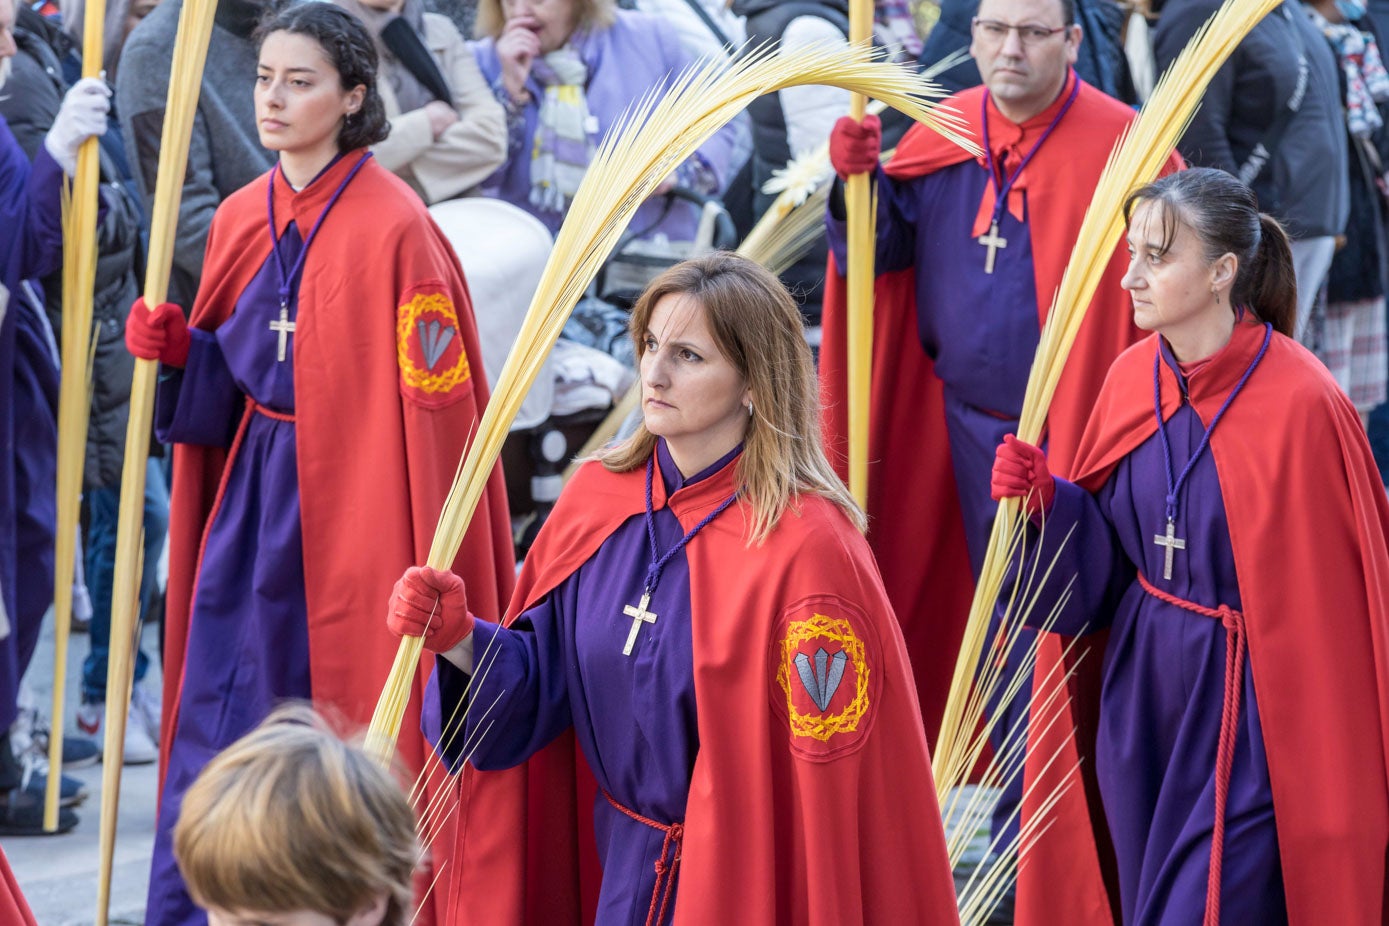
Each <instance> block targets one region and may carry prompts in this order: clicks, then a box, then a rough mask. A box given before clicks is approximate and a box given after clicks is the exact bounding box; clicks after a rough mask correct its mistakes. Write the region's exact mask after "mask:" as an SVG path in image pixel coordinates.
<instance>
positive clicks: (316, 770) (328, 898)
mask: <svg viewBox="0 0 1389 926" xmlns="http://www.w3.org/2000/svg"><path fill="white" fill-rule="evenodd" d="M174 857H175V858H176V859H177V860H178V866H179V870H180V871H182V872H183V878H184V881H186V882H187V884H188V892H189V894H190V895H192V897H193V900H195V901H196V902H197V903H198V904H199V905H200V906H202V907H205V908H213V909H219V910H227V911H234V912H256V913H287V912H292V911H298V910H310V911H313V912H315V913H321V914H323V915H325V916H330V917H332V918H333V919H334V920H336V921H337V922H340V923H341V922H346V921H347V920H348V919H349V918H350V917H352V916H353V915H355V914H357V913H360V912H361V911H363V910H366V909H368V908H370V907H371V906H372V904H373V903H375V902H377V900H378V899H379V898H380V897H381V896H382V895H383V894H384V895H386V897H387V904H386V916H385V917H384V919H383V920H382V923H383V924H385V926H403V924H405V923H406V922H407V921H408V920H409V915H408V914H409V913H411V912H413V910H412V907H411V879H412V877H413V874H414V870H415V865H416V862H417V861H418V859H419V846H418V842H417V840H416V837H415V815H414V812H413V811H412V810H411V808H410V803H409V801H407V800H406V798H405V795H404V794H403V793H402V792H401V789H400V786H399V785H398V784H397V783H396V782H395V781H394V780H393V779H392V778H391V777H390V775H389V774H388V773H387V772H385V771H383V770H382V769H381V768H379V767H378V766H377V765H376V764H375V763H374V762H372V760H371V759H369V758H367V756H366V754H365V753H363V752H362V751H361V750H360V749H358V748H357V747H355V746H351V745H349V744H347V743H344V742H343V741H342V740H340V739H339V738H338V737H337V736H335V735H334V734H333V733H332V731H330V730H329V729H328V728H327V725H326V724H325V723H324V722H323V721H322V720H321V719H320V718H319V717H318V715H317V714H315V713H314V712H313V710H312V709H311V708H309V707H308V706H306V705H287V706H284V707H281V708H278V709H277V710H275V711H274V712H273V713H272V714H271V715H270V717H269V718H267V719H266V721H265V722H264V723H263V724H261V725H260V726H259V727H257V728H256V729H255V730H253V731H251V732H250V733H248V734H247V735H246V736H244V737H242V738H241V739H239V740H237V741H236V742H235V743H233V744H232V745H231V746H230V747H228V748H227V749H226V750H225V751H224V752H222V753H221V754H220V755H218V756H217V757H216V758H214V759H213V760H212V761H211V762H209V763H208V765H207V767H206V768H205V769H203V771H202V773H201V774H200V775H198V778H197V780H196V781H194V782H193V785H192V787H190V788H189V789H188V792H187V794H185V795H184V798H183V806H182V809H181V810H180V812H179V818H178V824H177V825H176V826H175V827H174Z"/></svg>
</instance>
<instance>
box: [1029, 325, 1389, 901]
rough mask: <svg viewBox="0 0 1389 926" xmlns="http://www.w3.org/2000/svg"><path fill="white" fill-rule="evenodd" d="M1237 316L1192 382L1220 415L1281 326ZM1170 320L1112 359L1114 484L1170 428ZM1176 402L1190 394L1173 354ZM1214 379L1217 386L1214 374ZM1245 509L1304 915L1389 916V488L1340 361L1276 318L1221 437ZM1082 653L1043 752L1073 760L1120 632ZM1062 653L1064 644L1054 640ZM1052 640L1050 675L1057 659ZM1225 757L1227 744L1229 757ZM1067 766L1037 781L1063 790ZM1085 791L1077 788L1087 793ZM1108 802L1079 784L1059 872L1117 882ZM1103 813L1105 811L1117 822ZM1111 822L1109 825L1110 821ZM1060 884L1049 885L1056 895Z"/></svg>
mask: <svg viewBox="0 0 1389 926" xmlns="http://www.w3.org/2000/svg"><path fill="white" fill-rule="evenodd" d="M1263 333H1264V329H1263V326H1262V325H1256V324H1242V325H1239V326H1237V328H1236V332H1235V337H1234V339H1233V340H1232V342H1231V345H1230V347H1229V349H1227V350H1225V351H1224V352H1222V353H1221V354H1218V355H1217V356H1216V357H1215V359H1213V360H1212V361H1211V366H1210V367H1208V368H1207V369H1206V370H1205V371H1203V373H1202V376H1201V377H1199V378H1197V379H1195V380H1193V382H1192V387H1193V391H1192V405H1193V407H1194V408H1195V410H1196V412H1197V414H1198V415H1200V417H1201V420H1203V421H1206V422H1209V421H1210V420H1211V417H1212V416H1213V415H1214V414H1215V412H1216V411H1217V410H1218V409H1219V407H1220V405H1221V404H1222V403H1223V402H1224V400H1225V397H1226V396H1227V395H1228V394H1229V390H1230V387H1232V386H1233V385H1234V383H1235V381H1236V380H1237V379H1238V378H1239V376H1240V374H1242V373H1243V371H1244V370H1245V369H1246V368H1247V367H1248V365H1249V363H1250V361H1251V360H1252V359H1253V357H1254V355H1255V353H1256V352H1257V351H1258V348H1259V345H1260V344H1261V343H1262V340H1263ZM1156 350H1157V338H1156V336H1153V337H1150V338H1147V339H1146V340H1144V341H1143V342H1141V343H1139V344H1137V345H1135V346H1134V347H1132V348H1131V349H1129V350H1128V351H1126V352H1125V353H1124V354H1123V355H1122V356H1121V357H1120V358H1119V359H1118V360H1117V361H1115V364H1114V368H1113V370H1111V372H1110V375H1109V378H1108V380H1107V381H1106V382H1105V386H1104V391H1103V392H1102V393H1101V395H1100V399H1099V403H1098V405H1097V407H1096V411H1095V416H1094V418H1093V419H1092V421H1091V427H1089V428H1088V429H1087V430H1086V433H1085V436H1084V438H1083V440H1082V442H1081V447H1080V451H1079V453H1078V456H1077V464H1076V466H1077V473H1078V478H1077V481H1078V482H1079V483H1080V484H1081V485H1083V486H1085V487H1086V488H1087V489H1089V490H1091V491H1096V490H1098V489H1099V488H1100V487H1101V486H1102V485H1103V484H1104V482H1105V481H1106V480H1107V479H1108V478H1109V475H1110V473H1112V472H1113V470H1114V467H1115V466H1116V465H1117V464H1118V462H1119V461H1120V460H1121V459H1122V458H1123V457H1124V456H1126V455H1127V454H1129V453H1130V452H1131V451H1132V450H1133V449H1134V448H1136V447H1137V446H1138V445H1139V444H1141V443H1142V442H1143V441H1145V440H1147V439H1148V438H1149V437H1150V436H1151V435H1152V434H1153V432H1154V431H1155V430H1156V421H1155V417H1154V415H1153V355H1154V352H1155V351H1156ZM1161 375H1162V377H1163V388H1162V395H1163V417H1164V419H1165V418H1168V417H1170V416H1171V415H1172V414H1173V413H1175V411H1176V410H1177V407H1178V401H1179V398H1178V397H1179V391H1178V388H1177V384H1176V381H1175V377H1174V376H1173V375H1172V372H1171V370H1170V369H1169V368H1168V367H1167V365H1166V364H1163V365H1162V373H1161ZM1203 383H1204V384H1205V385H1204V386H1202V385H1201V384H1203ZM1210 453H1211V456H1212V459H1213V460H1214V461H1215V465H1216V471H1217V472H1218V474H1219V476H1220V486H1221V493H1222V495H1223V497H1224V501H1225V509H1226V514H1227V516H1228V520H1229V523H1230V542H1231V544H1232V546H1233V548H1234V554H1235V569H1236V572H1237V574H1238V576H1239V589H1240V599H1241V601H1242V602H1243V605H1244V617H1245V623H1246V627H1247V632H1248V640H1249V644H1248V645H1249V649H1248V652H1249V666H1250V671H1251V672H1252V673H1253V677H1254V688H1255V691H1256V693H1257V697H1258V704H1259V719H1260V723H1261V725H1262V727H1263V735H1264V744H1265V747H1266V750H1267V755H1268V765H1269V777H1270V779H1271V781H1272V785H1273V802H1274V815H1275V816H1276V818H1277V822H1278V846H1279V851H1280V853H1281V855H1282V865H1283V881H1284V888H1285V890H1286V892H1287V900H1288V915H1289V920H1290V922H1292V923H1295V924H1298V923H1308V924H1310V923H1337V924H1370V923H1382V922H1384V916H1385V910H1384V904H1385V887H1386V878H1385V846H1386V844H1389V784H1387V783H1386V782H1387V781H1389V779H1386V772H1385V769H1386V744H1389V737H1387V736H1386V723H1389V549H1387V548H1386V536H1389V502H1386V498H1385V494H1384V486H1383V483H1382V482H1381V481H1380V478H1379V470H1378V469H1377V467H1376V466H1375V463H1374V460H1373V458H1372V457H1371V455H1370V448H1369V444H1368V442H1367V441H1366V439H1365V433H1364V429H1363V427H1362V426H1361V424H1360V419H1359V416H1358V415H1357V414H1356V411H1355V409H1354V407H1353V406H1352V405H1351V404H1350V401H1349V400H1348V399H1347V398H1346V396H1345V394H1344V393H1343V392H1342V391H1341V390H1340V388H1339V387H1338V386H1337V385H1336V383H1335V381H1334V380H1333V379H1332V378H1331V375H1330V374H1329V373H1327V371H1326V368H1325V367H1324V366H1323V365H1322V364H1321V363H1320V362H1319V361H1318V360H1317V359H1316V358H1315V357H1313V356H1312V355H1311V354H1310V353H1308V352H1307V351H1306V350H1304V349H1303V348H1302V347H1301V346H1299V345H1298V344H1297V343H1296V342H1294V341H1292V340H1291V339H1289V338H1286V337H1284V336H1282V335H1280V334H1274V335H1273V338H1272V341H1271V342H1270V344H1269V348H1268V352H1267V354H1266V355H1265V356H1264V359H1263V360H1262V361H1261V362H1260V364H1259V366H1258V368H1257V369H1256V370H1255V372H1254V375H1253V376H1251V377H1250V378H1249V381H1248V383H1247V384H1246V385H1245V387H1244V390H1243V391H1242V392H1241V393H1240V396H1239V398H1238V399H1237V400H1236V401H1235V402H1234V403H1233V404H1231V406H1230V409H1229V411H1228V412H1226V414H1225V417H1224V418H1222V419H1221V421H1220V426H1219V427H1218V428H1216V430H1215V432H1214V434H1213V435H1212V437H1211V443H1210ZM1096 644H1097V645H1094V646H1092V647H1091V648H1092V650H1094V652H1092V653H1091V655H1090V656H1089V657H1087V658H1086V659H1085V660H1084V661H1083V662H1082V663H1081V666H1080V671H1081V677H1079V678H1078V679H1077V680H1076V684H1075V685H1074V686H1073V689H1072V695H1073V696H1074V700H1073V702H1072V711H1071V712H1070V713H1069V714H1067V715H1065V717H1064V720H1065V722H1064V723H1062V724H1058V725H1057V726H1056V727H1054V728H1053V729H1052V731H1051V732H1052V734H1054V735H1053V736H1049V737H1047V738H1046V739H1045V740H1043V739H1041V738H1033V740H1032V743H1031V748H1030V749H1029V752H1028V758H1029V760H1031V759H1033V758H1034V757H1040V756H1048V755H1051V754H1052V752H1053V751H1054V750H1055V749H1056V748H1058V747H1063V748H1064V749H1065V750H1066V752H1065V756H1066V760H1065V761H1064V762H1060V763H1057V765H1058V766H1062V765H1064V766H1067V767H1070V766H1071V765H1072V764H1073V763H1074V761H1075V760H1076V759H1077V758H1079V757H1081V756H1085V759H1084V760H1083V761H1082V766H1081V767H1082V769H1085V770H1087V771H1088V770H1092V769H1093V767H1094V766H1093V763H1092V762H1091V761H1090V760H1089V755H1090V750H1091V748H1092V744H1093V742H1094V739H1093V728H1094V717H1095V710H1096V702H1097V700H1098V694H1099V674H1100V669H1101V659H1100V656H1101V653H1102V650H1103V642H1102V641H1099V640H1097V641H1096ZM1044 653H1045V654H1047V658H1049V659H1051V660H1053V661H1054V660H1055V658H1056V655H1057V653H1058V648H1056V647H1052V648H1049V649H1048V650H1045V651H1044ZM1042 658H1043V657H1039V673H1038V674H1039V675H1040V674H1041V671H1040V670H1041V669H1042V668H1043V666H1042V664H1041V660H1042ZM1212 762H1214V756H1212ZM1054 781H1055V774H1052V775H1051V776H1050V777H1049V778H1048V779H1045V780H1044V782H1043V784H1042V786H1041V788H1040V789H1039V791H1038V792H1037V793H1038V794H1039V795H1043V794H1045V793H1047V791H1048V790H1049V787H1050V785H1051V784H1052V783H1053V782H1054ZM1084 793H1085V792H1082V791H1079V790H1076V791H1075V795H1076V796H1082V795H1083V794H1084ZM1103 819H1104V818H1103V814H1102V813H1101V811H1100V808H1099V807H1098V806H1097V805H1092V806H1090V807H1088V808H1087V807H1085V806H1083V804H1081V803H1079V802H1077V801H1066V802H1064V803H1063V804H1062V805H1061V806H1060V807H1059V808H1058V810H1057V811H1056V816H1055V823H1054V825H1053V826H1052V828H1051V829H1050V830H1048V831H1047V832H1046V833H1045V834H1044V835H1043V836H1042V838H1041V841H1040V842H1039V844H1038V846H1037V849H1036V852H1035V853H1034V856H1035V858H1037V859H1038V860H1039V863H1040V864H1043V865H1045V864H1046V862H1047V860H1049V859H1058V860H1067V861H1069V864H1065V865H1064V869H1065V871H1064V875H1063V873H1062V867H1063V865H1062V864H1057V867H1055V868H1054V869H1053V871H1054V872H1055V876H1056V877H1065V878H1068V879H1071V880H1072V881H1077V882H1084V881H1088V882H1089V885H1090V887H1091V889H1092V890H1103V886H1102V885H1100V884H1099V880H1098V875H1097V872H1096V871H1095V870H1093V869H1092V868H1088V867H1084V866H1081V865H1078V864H1076V860H1077V859H1088V858H1091V857H1093V855H1094V853H1095V851H1096V850H1095V831H1094V830H1093V829H1092V828H1091V821H1092V820H1095V821H1103ZM1100 825H1101V826H1102V825H1103V824H1102V822H1101V823H1100ZM1102 838H1103V837H1102ZM1041 899H1043V900H1044V901H1045V900H1047V899H1048V898H1045V897H1043V898H1041ZM1047 909H1049V910H1050V911H1051V914H1050V915H1051V917H1052V918H1051V920H1050V921H1051V922H1058V923H1059V922H1066V923H1077V924H1087V923H1109V922H1110V919H1109V918H1108V915H1107V911H1103V912H1102V913H1101V912H1098V911H1089V913H1088V915H1087V914H1086V912H1085V911H1081V910H1078V909H1074V908H1064V909H1061V910H1060V911H1059V912H1058V907H1057V906H1056V905H1054V904H1053V905H1052V906H1050V907H1048V908H1047Z"/></svg>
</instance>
